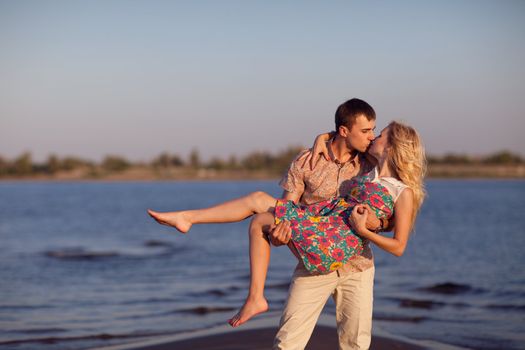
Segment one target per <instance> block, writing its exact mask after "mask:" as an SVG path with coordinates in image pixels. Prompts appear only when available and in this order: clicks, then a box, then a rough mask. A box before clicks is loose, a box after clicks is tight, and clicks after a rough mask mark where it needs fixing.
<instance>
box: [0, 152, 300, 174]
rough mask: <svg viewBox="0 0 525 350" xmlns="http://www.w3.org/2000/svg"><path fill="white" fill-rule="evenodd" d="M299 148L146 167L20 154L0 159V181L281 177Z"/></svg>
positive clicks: (175, 159)
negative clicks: (234, 174)
mask: <svg viewBox="0 0 525 350" xmlns="http://www.w3.org/2000/svg"><path fill="white" fill-rule="evenodd" d="M302 149H303V147H300V146H290V147H288V148H287V149H285V150H284V151H281V152H277V153H270V152H266V151H256V152H252V153H250V154H248V155H246V156H244V157H240V158H239V157H237V156H235V155H231V156H229V157H228V158H227V159H223V158H220V157H212V158H211V159H210V160H209V161H203V160H202V158H201V156H200V153H199V151H198V150H197V149H194V150H192V151H191V152H190V153H189V155H188V157H187V158H186V159H185V158H183V157H181V156H180V155H178V154H176V153H168V152H163V153H161V154H159V155H158V156H157V157H155V158H154V159H153V160H151V161H150V162H147V163H143V162H132V161H129V160H128V159H126V158H125V157H122V156H117V155H108V156H106V157H105V158H104V159H103V160H102V161H101V162H99V163H97V162H94V161H91V160H86V159H82V158H79V157H63V158H59V157H58V156H56V155H50V156H48V158H47V160H46V161H44V162H34V161H33V158H32V155H31V153H30V152H24V153H23V154H21V155H20V156H18V157H16V158H14V159H7V158H5V157H2V156H1V155H0V177H23V176H32V175H54V174H56V173H58V172H64V171H66V172H67V171H74V170H78V169H82V170H87V171H88V173H91V174H98V175H100V174H104V173H105V174H107V173H115V172H121V171H124V170H127V169H129V168H132V167H137V166H140V167H149V168H151V169H153V170H165V169H173V168H182V169H189V170H200V169H208V170H216V171H233V170H244V171H257V170H264V171H265V172H267V173H271V174H281V173H282V172H283V171H285V170H286V168H287V167H288V165H289V164H290V162H291V161H292V159H293V158H294V157H295V156H296V155H297V153H299V151H300V150H302Z"/></svg>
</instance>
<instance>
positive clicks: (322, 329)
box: [99, 325, 425, 350]
mask: <svg viewBox="0 0 525 350" xmlns="http://www.w3.org/2000/svg"><path fill="white" fill-rule="evenodd" d="M276 332H277V328H274V327H268V328H259V329H248V330H232V331H229V332H221V333H217V334H212V335H206V336H191V335H190V337H189V338H186V339H180V340H173V341H166V342H160V343H159V342H158V341H157V342H155V341H153V342H149V343H141V344H139V343H136V344H128V345H120V346H113V347H104V348H99V350H102V349H104V350H188V349H191V350H196V349H199V350H263V349H265V350H267V349H271V348H272V344H273V339H274V336H275V333H276ZM337 348H338V342H337V331H336V329H335V328H334V327H328V326H322V325H318V326H317V327H316V328H315V330H314V333H313V335H312V337H311V338H310V342H309V343H308V345H307V347H306V349H307V350H329V349H337ZM370 349H372V350H423V349H425V348H423V347H421V346H418V345H413V344H409V343H405V342H402V341H399V340H395V339H390V338H384V337H377V336H374V337H373V338H372V345H371V347H370Z"/></svg>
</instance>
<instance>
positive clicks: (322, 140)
mask: <svg viewBox="0 0 525 350" xmlns="http://www.w3.org/2000/svg"><path fill="white" fill-rule="evenodd" d="M334 135H335V131H331V132H329V133H324V134H321V135H317V137H316V138H315V141H314V145H313V147H312V152H311V153H309V154H308V155H307V156H306V157H304V159H303V163H302V165H301V168H302V169H304V168H305V167H306V164H309V166H310V170H313V169H314V168H315V166H316V165H317V162H319V159H321V155H322V156H323V157H324V159H326V160H330V156H329V155H328V148H326V142H327V141H328V140H330V138H331V137H333V136H334Z"/></svg>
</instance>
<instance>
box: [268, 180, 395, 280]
mask: <svg viewBox="0 0 525 350" xmlns="http://www.w3.org/2000/svg"><path fill="white" fill-rule="evenodd" d="M371 176H372V174H371V173H369V174H366V175H364V176H361V177H358V178H356V179H355V180H352V181H351V184H350V186H351V190H350V191H348V192H346V193H348V194H347V196H346V197H344V198H343V197H334V198H332V199H327V200H324V201H321V202H318V203H315V204H311V205H298V204H295V203H294V202H292V201H287V200H278V201H277V205H276V207H275V221H276V223H279V222H280V221H282V220H288V221H290V226H291V229H292V244H293V245H294V247H295V248H296V249H297V252H298V253H299V255H300V256H301V258H302V262H303V264H304V266H305V267H306V269H307V270H308V271H309V272H310V273H312V274H326V273H329V272H331V271H334V270H336V269H338V268H340V267H341V266H343V265H344V264H345V263H347V262H348V261H349V260H351V259H352V258H354V257H356V256H358V255H359V254H361V252H362V251H363V244H364V242H363V239H361V237H359V236H358V235H357V234H356V233H355V232H353V230H352V228H351V226H350V224H349V218H350V214H351V213H352V209H353V208H354V206H355V205H356V204H360V203H362V204H368V205H369V206H370V207H371V208H372V210H374V212H375V214H376V216H377V217H378V218H390V217H391V216H392V213H393V207H394V201H393V199H392V196H391V195H390V193H389V192H388V190H387V189H386V187H384V186H382V185H381V184H379V183H377V182H372V181H371Z"/></svg>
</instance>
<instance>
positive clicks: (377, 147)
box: [368, 127, 388, 159]
mask: <svg viewBox="0 0 525 350" xmlns="http://www.w3.org/2000/svg"><path fill="white" fill-rule="evenodd" d="M387 147H388V127H386V128H384V129H383V130H381V133H380V134H379V135H378V136H377V137H376V138H375V139H374V141H372V144H371V145H370V148H368V153H370V155H371V156H373V157H374V158H376V159H380V158H382V157H383V155H384V154H386V149H387Z"/></svg>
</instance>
